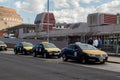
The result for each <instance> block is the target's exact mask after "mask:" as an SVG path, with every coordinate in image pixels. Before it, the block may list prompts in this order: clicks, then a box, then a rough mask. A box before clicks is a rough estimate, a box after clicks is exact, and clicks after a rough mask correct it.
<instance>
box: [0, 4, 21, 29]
mask: <svg viewBox="0 0 120 80" xmlns="http://www.w3.org/2000/svg"><path fill="white" fill-rule="evenodd" d="M21 23H23V19H22V18H21V17H20V15H19V14H17V13H16V10H15V9H12V8H7V7H2V6H0V30H2V29H5V28H9V27H12V26H15V25H18V24H21Z"/></svg>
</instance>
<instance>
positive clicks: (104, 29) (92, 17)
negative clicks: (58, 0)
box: [9, 13, 120, 53]
mask: <svg viewBox="0 0 120 80" xmlns="http://www.w3.org/2000/svg"><path fill="white" fill-rule="evenodd" d="M45 14H46V13H45ZM45 14H43V13H42V14H41V15H40V14H39V15H37V16H36V19H35V24H34V25H33V28H28V29H29V30H27V31H28V32H27V33H26V32H24V31H23V30H25V29H26V28H25V27H24V29H21V28H19V31H20V34H18V38H29V39H35V37H37V39H40V40H43V41H45V40H46V38H47V37H48V36H47V35H48V33H47V32H46V30H47V28H43V27H46V24H45V26H44V25H42V24H44V23H47V19H45V20H46V22H44V18H43V16H44V17H45ZM42 15H43V16H42ZM52 18H53V17H52ZM52 18H51V19H49V22H52V21H51V20H53V23H50V24H53V26H52V28H49V29H50V31H49V38H50V41H51V42H52V41H60V42H61V43H62V42H66V43H68V44H69V43H74V42H77V41H80V42H83V43H87V41H88V39H89V37H97V38H101V40H102V41H103V46H102V49H104V50H106V51H110V52H116V53H118V52H120V48H119V46H120V24H119V16H118V15H115V14H107V13H93V14H89V15H88V17H87V19H88V20H87V23H84V22H79V23H69V24H68V23H63V24H60V23H59V24H55V19H54V18H53V19H52ZM41 25H42V27H41ZM16 27H17V26H16ZM28 27H30V26H28ZM54 27H56V28H54ZM22 28H23V27H22ZM30 29H32V32H31V30H30ZM9 30H12V29H11V28H10V29H9ZM62 44H63V43H62ZM63 45H64V44H63Z"/></svg>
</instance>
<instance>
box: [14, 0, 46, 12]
mask: <svg viewBox="0 0 120 80" xmlns="http://www.w3.org/2000/svg"><path fill="white" fill-rule="evenodd" d="M45 3H46V1H45V0H24V2H21V1H17V2H15V6H16V7H17V8H18V9H21V10H24V11H28V12H33V13H38V12H43V11H44V10H45Z"/></svg>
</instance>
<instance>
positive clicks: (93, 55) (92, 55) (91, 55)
mask: <svg viewBox="0 0 120 80" xmlns="http://www.w3.org/2000/svg"><path fill="white" fill-rule="evenodd" d="M88 55H89V56H90V57H96V55H95V54H88Z"/></svg>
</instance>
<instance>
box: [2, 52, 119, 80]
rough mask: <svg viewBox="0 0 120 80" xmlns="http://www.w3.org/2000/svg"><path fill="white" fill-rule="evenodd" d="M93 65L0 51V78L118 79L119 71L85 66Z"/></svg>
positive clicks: (20, 79) (41, 79) (45, 79)
mask: <svg viewBox="0 0 120 80" xmlns="http://www.w3.org/2000/svg"><path fill="white" fill-rule="evenodd" d="M94 65H97V64H89V65H83V64H80V63H76V62H74V61H72V62H62V61H61V60H60V59H43V58H34V57H32V56H27V55H14V54H5V53H2V52H0V80H120V72H115V71H108V70H103V69H96V68H94V67H86V66H94ZM105 65H106V64H105ZM98 66H101V65H100V64H98Z"/></svg>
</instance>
